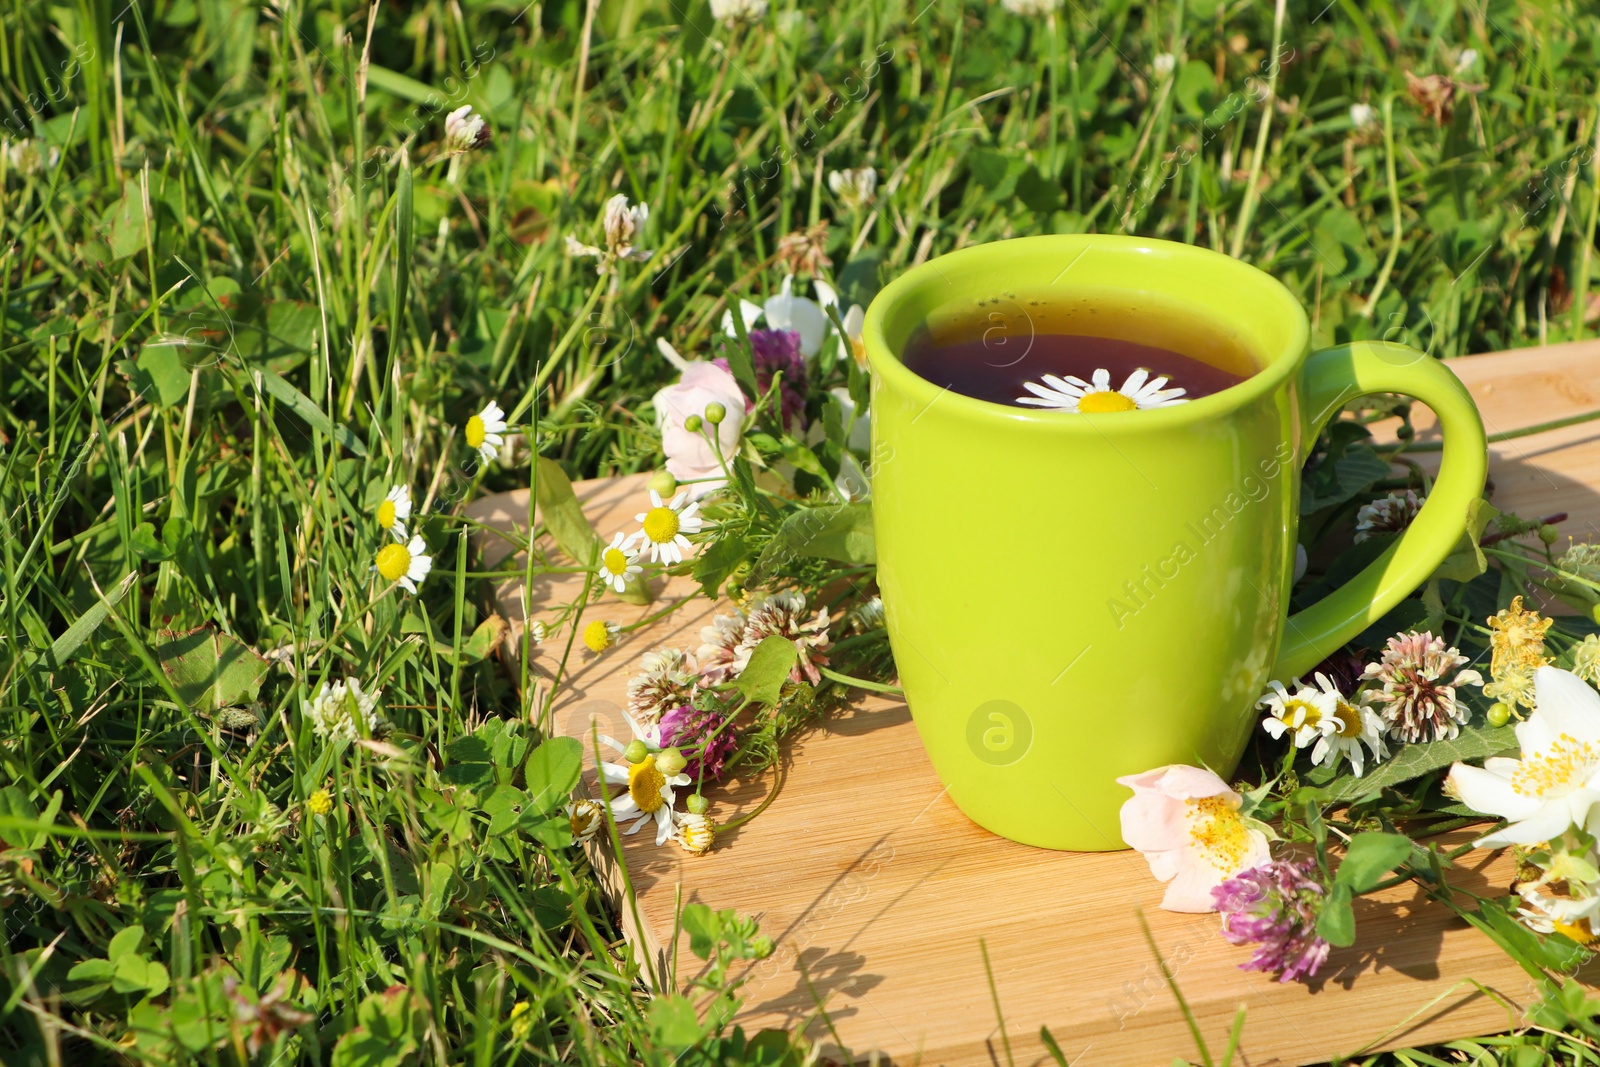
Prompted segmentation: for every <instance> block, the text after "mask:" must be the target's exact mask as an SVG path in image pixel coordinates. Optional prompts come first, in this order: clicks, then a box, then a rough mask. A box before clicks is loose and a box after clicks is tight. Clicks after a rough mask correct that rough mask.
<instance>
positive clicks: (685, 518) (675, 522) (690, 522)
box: [633, 489, 702, 563]
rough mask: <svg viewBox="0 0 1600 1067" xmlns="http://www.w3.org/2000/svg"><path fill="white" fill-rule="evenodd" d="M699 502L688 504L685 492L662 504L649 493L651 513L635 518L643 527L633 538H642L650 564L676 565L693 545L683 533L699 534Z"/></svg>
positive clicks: (643, 513)
mask: <svg viewBox="0 0 1600 1067" xmlns="http://www.w3.org/2000/svg"><path fill="white" fill-rule="evenodd" d="M699 510H700V502H699V501H691V500H690V499H689V493H688V492H687V491H683V492H680V493H679V494H678V495H677V496H675V497H673V498H672V503H670V504H663V503H662V502H661V494H660V493H658V492H656V491H655V490H654V489H652V490H650V510H649V511H641V512H640V513H639V514H637V515H635V516H634V517H633V518H634V521H636V522H639V523H641V524H643V525H642V528H641V529H640V531H639V533H638V534H636V535H635V536H636V537H640V536H642V537H643V539H644V541H645V542H646V543H647V544H649V546H650V562H651V563H656V562H661V563H677V562H679V561H681V560H682V559H683V556H684V553H685V552H688V551H689V549H690V548H692V547H693V546H692V545H691V544H690V543H689V539H688V538H687V537H685V536H684V534H692V533H699V532H700V526H701V524H702V520H701V518H700V515H699Z"/></svg>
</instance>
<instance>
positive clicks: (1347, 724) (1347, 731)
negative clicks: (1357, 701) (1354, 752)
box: [1333, 700, 1361, 737]
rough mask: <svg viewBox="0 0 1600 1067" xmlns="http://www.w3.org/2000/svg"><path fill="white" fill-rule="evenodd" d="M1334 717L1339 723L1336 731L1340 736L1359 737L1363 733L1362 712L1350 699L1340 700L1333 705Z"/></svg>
mask: <svg viewBox="0 0 1600 1067" xmlns="http://www.w3.org/2000/svg"><path fill="white" fill-rule="evenodd" d="M1333 717H1334V720H1335V721H1336V722H1337V723H1338V724H1339V728H1338V729H1337V730H1335V731H1334V732H1335V733H1336V734H1338V735H1339V736H1340V737H1359V736H1360V735H1361V714H1360V713H1359V712H1358V711H1356V709H1355V707H1354V706H1353V705H1351V704H1350V703H1349V702H1348V701H1344V700H1338V701H1335V702H1334V705H1333Z"/></svg>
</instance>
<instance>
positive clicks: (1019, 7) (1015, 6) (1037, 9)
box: [1000, 0, 1061, 18]
mask: <svg viewBox="0 0 1600 1067" xmlns="http://www.w3.org/2000/svg"><path fill="white" fill-rule="evenodd" d="M1000 5H1001V6H1002V7H1004V8H1005V9H1006V10H1007V11H1009V12H1011V13H1012V14H1013V15H1028V16H1031V17H1034V18H1037V17H1039V16H1040V15H1048V14H1050V13H1051V12H1052V11H1055V10H1056V9H1058V8H1059V7H1060V6H1061V0H1000Z"/></svg>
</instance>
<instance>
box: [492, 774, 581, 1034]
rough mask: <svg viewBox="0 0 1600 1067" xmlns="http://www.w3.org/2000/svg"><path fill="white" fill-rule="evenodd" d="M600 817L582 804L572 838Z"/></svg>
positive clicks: (574, 814) (571, 820) (572, 818)
mask: <svg viewBox="0 0 1600 1067" xmlns="http://www.w3.org/2000/svg"><path fill="white" fill-rule="evenodd" d="M599 815H600V811H599V809H598V808H591V807H589V806H588V805H585V804H580V805H577V806H576V807H574V808H573V809H572V814H571V815H570V816H569V817H568V818H567V822H568V824H569V825H570V826H571V827H572V836H573V837H582V836H583V835H584V834H586V833H588V832H589V825H590V824H591V823H593V822H594V821H595V819H597V818H599ZM512 1014H513V1015H514V1014H516V1009H514V1008H513V1009H512Z"/></svg>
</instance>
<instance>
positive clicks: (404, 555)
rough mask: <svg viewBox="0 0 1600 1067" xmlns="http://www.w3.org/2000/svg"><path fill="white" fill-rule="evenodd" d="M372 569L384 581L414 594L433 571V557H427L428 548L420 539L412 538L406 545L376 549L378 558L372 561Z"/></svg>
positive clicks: (399, 544) (396, 544)
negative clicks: (394, 583)
mask: <svg viewBox="0 0 1600 1067" xmlns="http://www.w3.org/2000/svg"><path fill="white" fill-rule="evenodd" d="M372 569H373V570H375V571H377V572H378V574H379V575H380V576H382V578H383V580H384V581H386V582H399V583H400V587H401V588H402V589H404V590H405V591H406V592H408V593H415V592H416V591H417V586H418V585H421V584H422V580H423V579H424V578H426V577H427V576H428V572H429V571H431V570H433V557H432V556H430V555H428V546H427V545H426V544H424V543H423V541H422V538H420V537H413V538H412V539H411V541H410V543H408V544H401V543H398V542H397V543H395V544H392V545H384V546H383V547H382V548H380V549H378V558H377V559H376V560H374V561H373V564H372Z"/></svg>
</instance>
